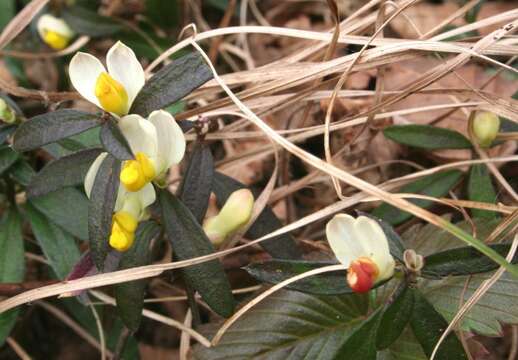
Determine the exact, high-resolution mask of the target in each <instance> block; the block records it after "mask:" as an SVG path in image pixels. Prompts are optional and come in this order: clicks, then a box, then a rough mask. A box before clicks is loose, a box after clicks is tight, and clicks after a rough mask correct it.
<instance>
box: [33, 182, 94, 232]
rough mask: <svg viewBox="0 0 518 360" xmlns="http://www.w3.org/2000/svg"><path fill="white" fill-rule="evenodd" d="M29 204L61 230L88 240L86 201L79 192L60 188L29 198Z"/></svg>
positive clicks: (68, 188) (73, 189)
mask: <svg viewBox="0 0 518 360" xmlns="http://www.w3.org/2000/svg"><path fill="white" fill-rule="evenodd" d="M31 204H32V205H34V207H36V209H38V210H39V211H41V212H42V213H43V214H45V216H47V217H48V218H49V219H50V220H51V221H52V222H54V223H55V224H56V225H59V226H60V227H61V228H62V229H64V230H66V231H67V232H69V233H70V234H72V235H74V236H76V237H78V238H79V239H81V240H88V199H87V197H86V196H85V195H84V194H83V193H82V192H81V191H79V190H77V189H76V188H73V187H66V188H62V189H59V190H56V191H53V192H51V193H48V194H45V195H42V196H38V197H33V198H31Z"/></svg>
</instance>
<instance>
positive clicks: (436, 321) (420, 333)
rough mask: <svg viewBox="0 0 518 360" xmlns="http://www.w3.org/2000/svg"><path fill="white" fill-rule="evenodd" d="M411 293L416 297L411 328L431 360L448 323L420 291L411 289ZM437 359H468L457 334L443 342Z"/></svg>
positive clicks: (451, 335)
mask: <svg viewBox="0 0 518 360" xmlns="http://www.w3.org/2000/svg"><path fill="white" fill-rule="evenodd" d="M410 291H411V292H412V293H413V296H414V311H413V312H412V315H411V317H410V326H411V328H412V331H413V332H414V335H415V337H416V338H417V340H418V341H419V343H420V344H421V347H422V348H423V351H424V352H425V354H426V355H427V356H428V358H430V357H431V355H432V352H433V349H434V348H435V345H436V344H437V342H438V341H439V338H440V337H441V335H442V333H443V332H444V330H446V328H447V327H448V323H447V322H446V320H444V318H443V317H442V316H441V314H439V313H438V312H437V310H435V308H434V307H433V306H432V304H430V303H429V302H428V300H426V298H425V297H424V295H423V294H422V293H421V292H420V291H419V290H417V289H411V290H410ZM436 359H455V360H462V359H467V356H466V353H465V352H464V348H463V347H462V344H461V342H460V341H459V339H458V338H457V335H456V334H455V332H451V333H450V334H449V335H448V336H447V337H446V339H445V340H444V341H443V343H442V345H441V346H440V347H439V350H438V352H437V354H436Z"/></svg>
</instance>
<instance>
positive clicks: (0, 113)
mask: <svg viewBox="0 0 518 360" xmlns="http://www.w3.org/2000/svg"><path fill="white" fill-rule="evenodd" d="M0 120H2V121H3V122H5V123H7V124H13V123H14V122H15V121H16V113H15V112H14V110H13V109H12V108H11V107H10V106H9V105H8V104H7V103H6V102H5V100H4V99H1V98H0Z"/></svg>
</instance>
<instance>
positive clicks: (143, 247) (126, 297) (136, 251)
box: [115, 221, 160, 332]
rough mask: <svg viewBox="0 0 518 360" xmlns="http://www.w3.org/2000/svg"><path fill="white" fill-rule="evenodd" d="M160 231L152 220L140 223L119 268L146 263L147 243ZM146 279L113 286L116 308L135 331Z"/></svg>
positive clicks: (148, 259)
mask: <svg viewBox="0 0 518 360" xmlns="http://www.w3.org/2000/svg"><path fill="white" fill-rule="evenodd" d="M159 233H160V228H159V227H158V226H157V225H156V224H155V223H154V222H152V221H148V222H144V223H141V224H140V225H139V227H138V229H137V233H136V236H135V243H134V245H133V246H132V247H131V248H130V249H129V250H128V251H126V252H125V253H123V254H122V258H121V261H120V265H119V269H120V270H123V269H130V268H132V267H137V266H144V265H148V264H149V263H150V261H151V255H150V251H149V243H150V242H151V240H152V239H153V238H155V237H156V236H157V235H158V234H159ZM146 284H147V281H146V280H137V281H130V282H125V283H120V284H117V285H116V286H115V299H116V300H117V310H118V311H119V315H120V317H121V319H122V321H123V322H124V324H125V325H126V327H127V328H128V329H130V330H131V331H133V332H135V331H137V330H138V328H139V326H140V321H141V319H142V309H143V308H144V295H145V290H146Z"/></svg>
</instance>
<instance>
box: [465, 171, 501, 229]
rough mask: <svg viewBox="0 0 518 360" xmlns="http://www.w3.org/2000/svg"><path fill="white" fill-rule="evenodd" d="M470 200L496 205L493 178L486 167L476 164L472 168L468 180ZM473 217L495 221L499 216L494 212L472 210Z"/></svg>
mask: <svg viewBox="0 0 518 360" xmlns="http://www.w3.org/2000/svg"><path fill="white" fill-rule="evenodd" d="M468 199H469V200H471V201H479V202H484V203H489V204H494V203H495V202H496V200H497V196H496V192H495V188H494V187H493V183H492V182H491V176H489V172H488V170H487V167H486V165H484V164H476V165H473V166H471V169H470V172H469V179H468ZM471 215H472V216H473V217H476V218H477V217H478V218H484V219H494V218H495V217H498V214H497V213H496V212H494V211H488V210H480V209H471Z"/></svg>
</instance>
